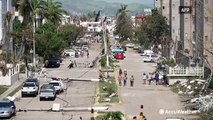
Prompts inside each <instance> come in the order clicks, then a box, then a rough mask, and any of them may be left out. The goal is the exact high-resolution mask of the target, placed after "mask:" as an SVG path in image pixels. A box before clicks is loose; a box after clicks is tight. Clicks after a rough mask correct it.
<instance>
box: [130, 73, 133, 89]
mask: <svg viewBox="0 0 213 120" xmlns="http://www.w3.org/2000/svg"><path fill="white" fill-rule="evenodd" d="M133 84H134V77H133V75H131V77H130V86H131V87H133Z"/></svg>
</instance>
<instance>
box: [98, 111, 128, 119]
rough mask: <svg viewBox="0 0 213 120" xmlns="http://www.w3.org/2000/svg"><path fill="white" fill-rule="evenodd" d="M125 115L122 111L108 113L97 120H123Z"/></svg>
mask: <svg viewBox="0 0 213 120" xmlns="http://www.w3.org/2000/svg"><path fill="white" fill-rule="evenodd" d="M123 116H124V114H123V113H122V112H120V111H116V112H107V113H106V114H104V115H102V116H99V117H97V118H96V119H97V120H122V117H123Z"/></svg>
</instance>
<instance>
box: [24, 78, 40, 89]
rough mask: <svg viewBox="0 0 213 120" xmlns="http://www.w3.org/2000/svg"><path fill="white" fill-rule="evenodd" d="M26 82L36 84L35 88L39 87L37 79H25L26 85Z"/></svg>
mask: <svg viewBox="0 0 213 120" xmlns="http://www.w3.org/2000/svg"><path fill="white" fill-rule="evenodd" d="M27 82H33V83H35V84H36V86H38V87H39V81H38V79H37V78H27V79H26V80H25V83H27Z"/></svg>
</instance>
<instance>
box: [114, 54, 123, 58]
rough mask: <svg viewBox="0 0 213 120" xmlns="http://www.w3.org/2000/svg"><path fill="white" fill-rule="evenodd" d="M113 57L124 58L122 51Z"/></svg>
mask: <svg viewBox="0 0 213 120" xmlns="http://www.w3.org/2000/svg"><path fill="white" fill-rule="evenodd" d="M115 58H116V59H124V58H125V56H124V53H116V54H115Z"/></svg>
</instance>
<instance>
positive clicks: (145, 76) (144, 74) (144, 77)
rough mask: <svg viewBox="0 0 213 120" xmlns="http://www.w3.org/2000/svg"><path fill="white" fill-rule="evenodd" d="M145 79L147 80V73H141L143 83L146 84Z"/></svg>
mask: <svg viewBox="0 0 213 120" xmlns="http://www.w3.org/2000/svg"><path fill="white" fill-rule="evenodd" d="M146 80H147V75H146V73H143V84H146Z"/></svg>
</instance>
